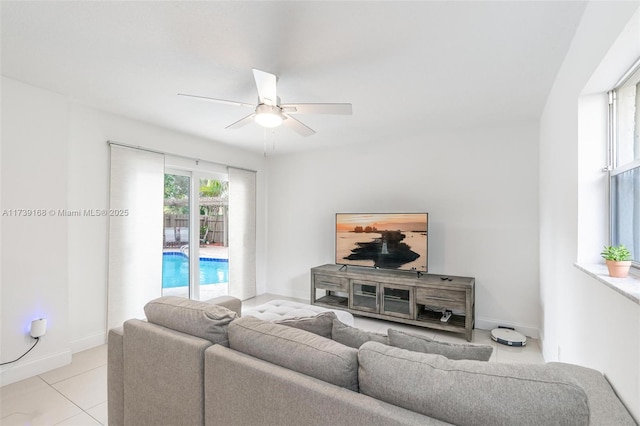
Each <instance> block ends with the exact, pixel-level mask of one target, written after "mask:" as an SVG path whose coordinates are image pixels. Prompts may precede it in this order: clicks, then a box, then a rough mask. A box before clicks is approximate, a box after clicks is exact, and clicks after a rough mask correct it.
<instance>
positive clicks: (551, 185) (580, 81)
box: [540, 2, 640, 418]
mask: <svg viewBox="0 0 640 426" xmlns="http://www.w3.org/2000/svg"><path fill="white" fill-rule="evenodd" d="M636 10H638V3H637V2H616V3H614V2H593V3H590V4H589V5H588V6H587V8H586V10H585V13H584V16H583V19H582V21H581V24H580V26H579V28H578V30H577V32H576V35H575V37H574V40H573V42H572V44H571V47H570V49H569V52H568V54H567V56H566V58H565V61H564V63H563V65H562V67H561V69H560V71H559V73H558V75H557V77H556V80H555V83H554V87H553V89H552V91H551V93H550V95H549V98H548V100H547V103H546V106H545V109H544V112H543V115H542V118H541V121H540V136H541V137H540V287H541V288H540V303H541V325H540V330H541V339H542V343H543V352H544V357H545V359H546V360H547V361H553V360H560V361H563V362H570V363H576V364H580V365H585V366H588V367H592V368H596V369H598V370H600V371H602V372H603V373H604V374H606V375H607V377H608V378H609V380H610V381H611V382H612V384H613V386H614V388H615V389H616V390H617V391H618V393H619V395H620V397H621V398H622V399H623V401H624V402H625V403H626V404H627V406H628V407H629V409H630V410H631V412H632V414H633V415H634V416H635V417H636V418H640V388H639V386H640V385H639V384H640V306H638V304H637V303H634V302H632V301H631V300H629V299H627V298H625V297H624V296H622V295H620V294H619V293H617V292H615V291H614V290H612V289H610V288H609V287H607V286H605V285H604V284H603V283H601V282H600V281H597V280H595V279H593V278H591V277H590V276H588V275H587V274H585V273H584V272H581V271H580V270H578V269H576V268H575V266H574V263H575V262H576V261H577V260H584V261H592V260H593V259H594V258H596V257H597V256H594V254H593V253H587V250H588V249H591V250H599V249H600V248H601V247H602V245H604V244H605V243H606V242H607V241H606V234H605V233H603V232H602V230H601V229H600V228H596V227H598V226H602V225H603V224H604V223H606V215H607V205H606V203H605V202H603V198H604V197H603V194H602V190H601V189H598V190H595V191H594V192H591V193H588V191H589V188H592V189H593V188H594V187H597V185H598V184H599V183H603V180H602V174H601V172H600V170H599V168H601V167H603V166H604V163H601V165H600V167H598V165H597V164H598V162H599V161H602V159H603V158H604V152H603V144H604V143H606V141H605V140H604V139H603V138H602V137H603V134H604V131H603V124H602V123H603V122H602V121H600V122H599V123H591V124H588V123H586V121H588V119H593V118H594V117H595V116H598V111H600V112H603V111H606V107H604V106H603V105H602V104H601V103H599V102H603V101H604V100H605V98H604V97H603V96H602V94H600V95H598V94H594V93H593V92H592V91H591V90H585V87H586V86H587V85H589V87H590V88H593V87H595V86H597V85H594V84H593V77H592V75H593V76H595V75H597V76H598V78H599V79H602V78H603V76H604V77H605V78H608V87H606V85H605V86H601V89H600V90H602V91H606V90H607V89H608V88H611V87H612V86H613V84H614V83H615V82H616V80H617V78H618V77H619V76H621V75H622V72H624V70H625V68H626V67H629V66H630V65H631V64H632V63H633V61H634V60H635V59H636V58H637V56H638V55H640V25H638V15H637V14H636V15H635V16H634V18H633V20H632V28H627V30H626V31H625V34H626V37H625V39H626V40H627V46H626V48H623V49H620V48H619V46H618V47H616V46H614V42H615V41H616V39H617V37H618V36H619V34H621V32H622V31H623V29H624V27H625V25H626V24H627V23H628V22H629V21H630V19H631V18H632V16H633V14H634V12H635V11H636ZM612 46H614V48H613V50H614V51H616V52H618V54H619V55H623V56H624V55H626V58H624V60H621V57H620V56H618V58H617V59H615V60H611V61H610V62H609V63H608V64H607V66H605V67H599V65H600V64H601V61H603V58H605V55H606V54H607V52H608V51H610V49H612ZM579 112H580V114H583V116H582V117H581V119H580V120H579V116H578V114H579ZM601 120H606V117H601ZM590 131H591V132H593V133H590ZM594 134H595V137H594ZM598 136H599V137H600V143H598ZM593 229H596V230H595V232H594V231H593Z"/></svg>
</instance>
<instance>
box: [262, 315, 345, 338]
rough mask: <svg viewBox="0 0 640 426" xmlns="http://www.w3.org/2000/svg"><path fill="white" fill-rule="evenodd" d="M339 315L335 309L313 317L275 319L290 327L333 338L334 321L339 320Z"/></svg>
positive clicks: (277, 322) (278, 322)
mask: <svg viewBox="0 0 640 426" xmlns="http://www.w3.org/2000/svg"><path fill="white" fill-rule="evenodd" d="M337 318H338V317H337V316H336V314H335V312H333V311H327V312H321V313H319V314H318V315H315V316H312V317H300V318H286V319H283V320H277V321H274V322H275V323H276V324H283V325H286V326H289V327H294V328H299V329H301V330H306V331H309V332H311V333H313V334H317V335H318V336H322V337H326V338H327V339H331V328H332V327H333V321H334V320H336V321H337Z"/></svg>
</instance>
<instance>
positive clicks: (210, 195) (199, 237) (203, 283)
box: [162, 169, 229, 300]
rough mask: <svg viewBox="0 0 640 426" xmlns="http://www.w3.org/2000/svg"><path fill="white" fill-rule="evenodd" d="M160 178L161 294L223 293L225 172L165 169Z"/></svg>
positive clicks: (225, 270) (194, 295) (225, 288)
mask: <svg viewBox="0 0 640 426" xmlns="http://www.w3.org/2000/svg"><path fill="white" fill-rule="evenodd" d="M164 183H165V187H164V207H163V208H164V229H163V253H162V294H163V295H164V296H169V295H171V296H181V297H188V298H191V299H195V300H208V299H211V298H213V297H217V296H224V295H227V294H228V293H229V251H228V235H227V234H228V231H227V230H228V224H227V222H228V197H227V193H228V180H227V179H226V175H222V174H219V173H203V172H197V171H184V170H171V169H168V170H166V171H165V177H164Z"/></svg>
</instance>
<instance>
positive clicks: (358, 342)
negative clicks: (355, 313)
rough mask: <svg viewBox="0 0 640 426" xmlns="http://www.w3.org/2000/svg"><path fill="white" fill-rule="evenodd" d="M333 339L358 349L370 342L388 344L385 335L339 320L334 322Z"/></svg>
mask: <svg viewBox="0 0 640 426" xmlns="http://www.w3.org/2000/svg"><path fill="white" fill-rule="evenodd" d="M331 338H332V339H333V340H335V341H336V342H338V343H342V344H343V345H346V346H350V347H352V348H356V349H358V348H359V347H360V346H362V344H363V343H365V342H369V341H374V342H379V343H383V344H385V345H386V344H388V341H387V336H386V335H385V334H380V333H374V332H372V331H365V330H361V329H359V328H356V327H351V326H349V325H347V324H344V323H343V322H341V321H340V320H337V319H336V320H334V321H333V328H332V330H331Z"/></svg>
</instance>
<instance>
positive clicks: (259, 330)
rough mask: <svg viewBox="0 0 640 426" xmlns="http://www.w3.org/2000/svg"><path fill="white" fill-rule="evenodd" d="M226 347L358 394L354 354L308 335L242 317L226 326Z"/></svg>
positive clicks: (306, 332) (322, 338)
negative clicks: (227, 341)
mask: <svg viewBox="0 0 640 426" xmlns="http://www.w3.org/2000/svg"><path fill="white" fill-rule="evenodd" d="M229 347H230V348H231V349H234V350H236V351H239V352H242V353H245V354H247V355H251V356H253V357H255V358H259V359H261V360H263V361H268V362H270V363H272V364H276V365H279V366H281V367H284V368H288V369H289V370H293V371H297V372H298V373H302V374H306V375H307V376H311V377H315V378H316V379H320V380H322V381H325V382H328V383H332V384H334V385H336V386H341V387H343V388H347V389H349V390H352V391H355V392H357V391H358V351H357V350H355V349H353V348H349V347H347V346H344V345H341V344H340V343H338V342H334V341H333V340H331V339H327V338H324V337H322V336H318V335H316V334H313V333H310V332H308V331H305V330H300V329H297V328H293V327H287V326H286V325H282V324H275V323H272V322H268V321H263V320H261V319H259V318H255V317H251V316H246V317H242V318H238V319H237V320H235V321H233V322H232V323H231V324H230V325H229Z"/></svg>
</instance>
